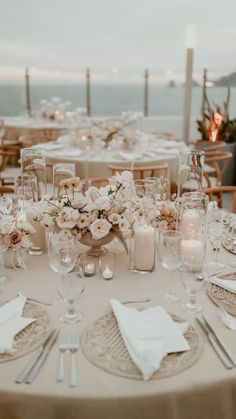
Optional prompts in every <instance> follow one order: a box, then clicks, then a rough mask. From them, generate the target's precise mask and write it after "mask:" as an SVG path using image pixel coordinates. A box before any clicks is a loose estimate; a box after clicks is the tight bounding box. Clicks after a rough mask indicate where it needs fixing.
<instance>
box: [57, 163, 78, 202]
mask: <svg viewBox="0 0 236 419" xmlns="http://www.w3.org/2000/svg"><path fill="white" fill-rule="evenodd" d="M72 177H75V165H74V164H73V163H57V164H54V165H53V196H54V198H55V199H57V198H59V197H60V196H61V195H63V194H66V190H65V188H63V187H61V186H60V182H61V181H62V180H64V179H69V178H72Z"/></svg>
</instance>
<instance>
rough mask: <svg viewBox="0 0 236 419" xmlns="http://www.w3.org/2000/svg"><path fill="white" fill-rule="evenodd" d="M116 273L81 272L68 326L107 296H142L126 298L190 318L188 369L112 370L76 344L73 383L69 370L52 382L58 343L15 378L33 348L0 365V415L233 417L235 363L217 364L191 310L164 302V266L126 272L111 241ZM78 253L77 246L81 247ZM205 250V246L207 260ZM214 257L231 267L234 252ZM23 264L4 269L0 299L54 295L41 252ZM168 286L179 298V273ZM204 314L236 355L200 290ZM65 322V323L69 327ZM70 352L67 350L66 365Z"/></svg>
mask: <svg viewBox="0 0 236 419" xmlns="http://www.w3.org/2000/svg"><path fill="white" fill-rule="evenodd" d="M115 244H116V243H115V242H112V243H111V244H110V245H111V246H113V249H112V251H113V252H115V254H116V256H115V275H114V278H113V279H112V280H109V281H108V280H103V279H102V278H100V277H99V276H95V277H88V278H85V292H84V294H83V295H82V297H81V299H80V300H79V302H78V306H79V309H80V310H81V311H82V312H83V315H84V319H83V320H82V321H81V322H80V323H78V324H76V325H74V326H73V328H74V333H77V332H78V333H79V334H80V335H81V334H82V333H83V331H84V330H85V328H86V327H87V326H88V325H90V324H91V323H92V322H94V321H95V320H96V319H98V318H99V317H100V316H101V315H102V314H104V313H105V312H107V311H108V310H109V309H110V300H111V299H112V298H116V299H118V300H119V301H121V302H122V301H123V302H124V301H125V300H142V299H145V298H150V299H151V301H150V302H147V303H136V304H130V307H136V308H138V309H145V308H148V307H151V306H155V305H162V306H163V307H164V308H165V309H166V310H167V311H168V312H170V313H174V314H176V315H178V316H180V317H181V318H183V319H185V320H187V321H188V322H190V323H192V324H193V325H194V327H195V328H196V329H197V330H198V332H199V334H200V335H201V336H202V339H203V348H202V352H201V356H200V358H199V359H198V360H197V361H196V362H195V363H194V365H192V366H191V367H190V368H188V369H185V370H184V371H183V372H181V373H179V374H177V375H171V376H169V377H167V378H159V379H150V380H148V381H143V380H135V379H129V378H124V377H121V376H116V375H112V374H110V373H108V372H106V371H104V370H102V369H100V368H98V367H96V366H95V365H93V364H92V363H90V362H89V361H88V359H87V358H86V356H85V354H84V353H83V351H82V350H81V349H79V351H78V353H77V371H78V384H77V386H76V387H74V388H72V387H69V386H68V376H67V375H66V377H65V380H64V381H63V382H57V381H56V370H57V366H58V361H59V350H58V342H57V343H56V344H55V345H54V346H53V348H52V349H51V351H50V353H49V356H48V358H47V359H46V362H45V363H44V365H43V366H42V368H41V370H40V372H39V374H38V376H37V378H36V380H35V381H34V382H33V383H32V384H16V383H15V379H16V377H17V375H18V374H19V373H20V371H21V370H22V369H23V367H24V366H25V365H26V364H27V362H28V361H29V360H30V358H31V357H32V353H31V354H28V355H26V356H24V357H21V358H17V359H15V360H12V361H9V362H2V363H0V377H1V379H0V418H1V419H41V418H43V419H60V418H63V419H64V418H67V419H77V418H83V419H101V418H112V419H139V418H140V419H144V418H148V419H156V418H160V419H190V418H191V419H203V418H204V419H208V418H209V419H210V418H214V419H234V418H235V417H236V369H235V368H232V369H231V370H228V369H226V368H225V367H224V365H223V364H222V363H221V362H220V360H219V358H218V357H217V355H216V353H215V352H214V351H213V349H212V347H211V346H210V344H209V342H208V341H207V340H206V339H205V337H204V336H203V335H202V331H201V330H200V329H199V327H198V325H197V322H196V320H195V318H194V315H191V314H188V313H186V312H183V311H182V310H181V308H180V304H179V303H175V304H166V303H164V299H163V295H164V294H165V293H166V291H167V288H168V275H167V271H166V270H164V268H162V267H161V265H160V262H159V261H158V259H157V261H156V268H155V270H154V271H153V272H152V273H150V274H147V275H140V274H138V273H133V272H130V271H129V269H128V256H127V255H126V254H125V253H124V252H123V250H122V249H120V250H118V249H119V247H118V246H115ZM81 251H82V249H81ZM211 257H213V256H212V253H211V251H210V250H209V251H208V259H210V258H211ZM219 257H220V258H221V259H222V260H224V262H225V265H226V268H225V271H224V272H232V268H230V266H229V262H230V261H233V260H235V255H233V254H231V253H229V252H227V251H226V250H224V249H223V248H222V249H221V251H220V254H219ZM27 265H28V268H27V269H26V270H9V271H8V273H9V275H10V276H11V277H12V279H13V280H12V281H11V282H10V283H8V284H6V285H5V286H4V287H3V294H2V295H1V297H0V298H1V303H4V302H5V301H7V300H9V299H11V298H13V297H15V296H16V294H17V293H18V292H21V293H22V294H24V295H25V296H27V297H28V298H36V299H38V300H41V301H43V300H48V301H53V299H54V298H55V296H56V293H57V291H56V290H57V283H58V278H59V276H58V275H59V274H57V273H55V272H53V271H52V269H50V267H49V264H48V259H47V255H46V254H43V255H40V256H29V258H28V261H27ZM173 285H174V292H175V293H176V294H177V295H179V296H180V300H182V301H183V300H184V299H186V293H185V289H184V288H183V284H182V281H181V273H180V272H176V273H175V274H174V284H173ZM198 299H199V301H200V302H201V303H202V304H203V307H204V314H205V316H206V318H207V319H208V321H209V322H210V324H211V325H212V327H213V328H214V330H215V331H216V332H217V334H218V336H219V337H220V338H221V339H222V340H223V341H224V343H225V344H227V345H228V347H229V348H230V349H231V351H232V352H233V353H234V354H235V355H236V345H235V332H234V331H232V330H229V329H227V328H226V326H225V325H224V324H223V323H222V321H221V320H220V318H219V314H218V311H217V308H216V306H215V305H214V303H213V302H212V301H211V300H210V299H209V298H208V296H207V292H206V289H204V290H202V292H201V293H199V295H198ZM41 306H42V307H45V310H48V314H49V317H50V320H51V327H58V328H60V327H61V326H62V323H60V321H59V320H58V318H59V312H58V311H59V309H58V308H56V307H54V306H53V305H51V306H48V307H47V306H43V305H42V304H41ZM68 327H72V326H68ZM67 355H68V356H69V354H68V353H67V354H66V370H67V367H68V361H69V358H68V356H67Z"/></svg>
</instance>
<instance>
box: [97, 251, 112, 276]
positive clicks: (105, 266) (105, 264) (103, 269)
mask: <svg viewBox="0 0 236 419" xmlns="http://www.w3.org/2000/svg"><path fill="white" fill-rule="evenodd" d="M99 265H100V275H101V278H103V279H105V280H110V279H112V278H113V277H114V269H115V256H114V254H113V253H106V254H104V255H102V256H101V258H100V261H99Z"/></svg>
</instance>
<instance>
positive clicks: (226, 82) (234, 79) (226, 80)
mask: <svg viewBox="0 0 236 419" xmlns="http://www.w3.org/2000/svg"><path fill="white" fill-rule="evenodd" d="M214 85H215V86H236V71H235V72H234V73H232V74H229V75H228V76H224V77H221V78H220V79H218V80H215V81H214Z"/></svg>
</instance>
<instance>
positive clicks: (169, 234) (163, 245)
mask: <svg viewBox="0 0 236 419" xmlns="http://www.w3.org/2000/svg"><path fill="white" fill-rule="evenodd" d="M182 239H183V236H182V234H181V233H180V232H179V231H172V230H167V231H161V232H160V241H159V257H160V260H161V264H162V266H163V267H164V268H165V269H168V271H169V291H168V293H167V294H166V295H165V296H164V298H165V300H166V302H167V303H175V302H177V301H179V297H178V296H177V295H175V294H174V293H173V291H172V285H173V271H174V270H175V269H177V268H179V267H180V265H181V263H182V259H181V241H182Z"/></svg>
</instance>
